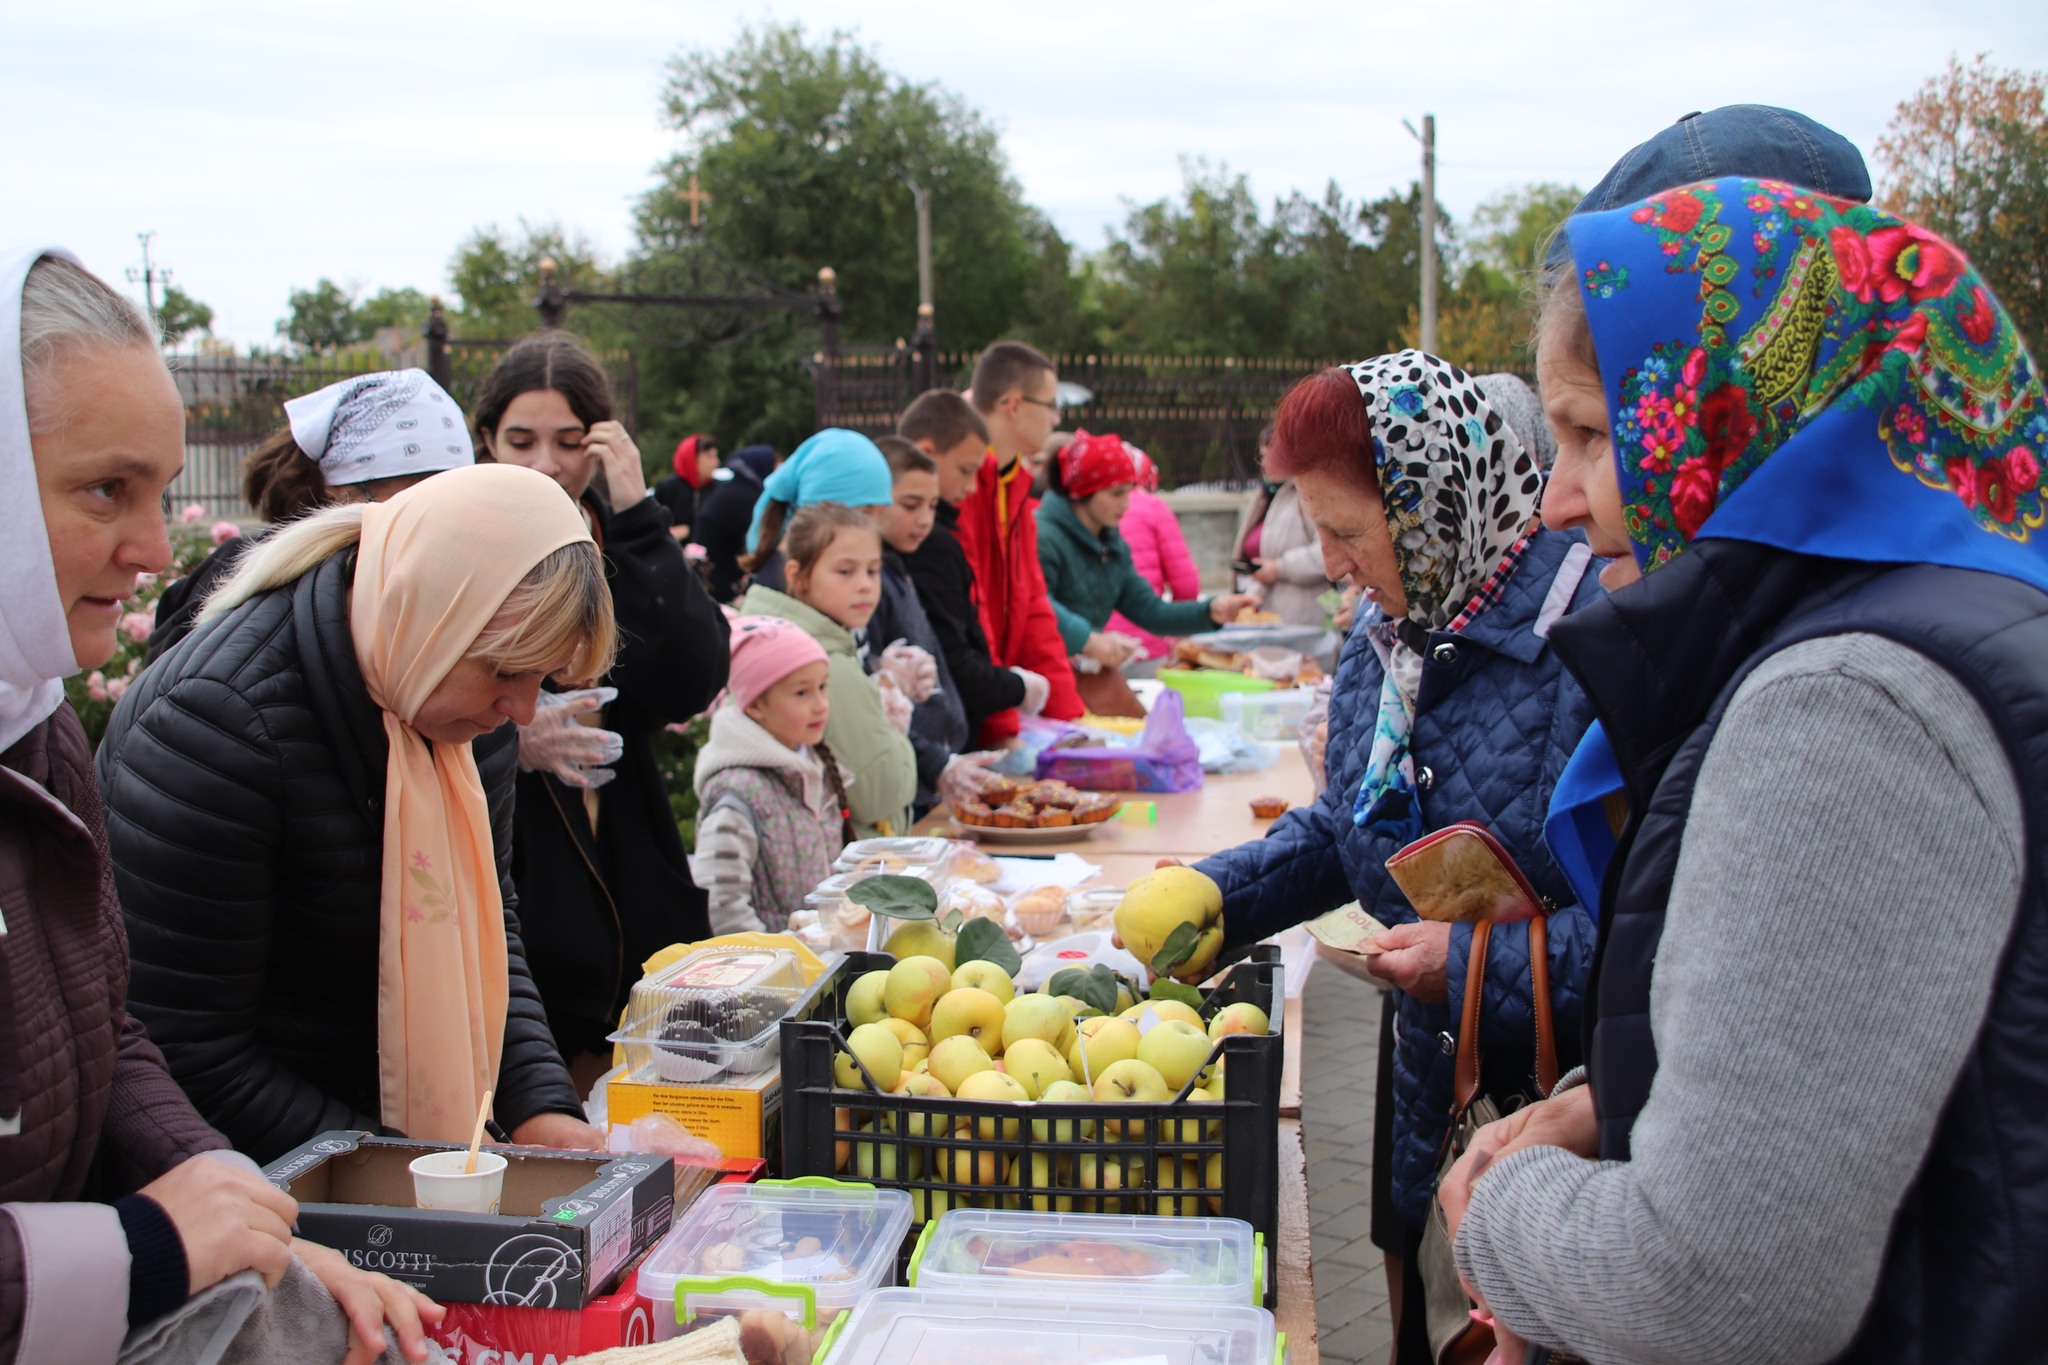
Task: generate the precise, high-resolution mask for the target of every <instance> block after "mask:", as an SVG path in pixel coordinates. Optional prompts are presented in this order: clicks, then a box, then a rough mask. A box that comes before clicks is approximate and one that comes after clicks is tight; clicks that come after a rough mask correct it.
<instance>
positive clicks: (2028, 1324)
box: [1443, 179, 2048, 1362]
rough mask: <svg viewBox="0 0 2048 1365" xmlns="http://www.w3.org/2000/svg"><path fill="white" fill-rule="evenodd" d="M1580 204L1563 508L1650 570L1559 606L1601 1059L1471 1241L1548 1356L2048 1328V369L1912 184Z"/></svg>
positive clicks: (1491, 1132) (1449, 1187)
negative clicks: (1575, 695) (1919, 221)
mask: <svg viewBox="0 0 2048 1365" xmlns="http://www.w3.org/2000/svg"><path fill="white" fill-rule="evenodd" d="M1568 232H1569V237H1570V246H1571V254H1572V257H1573V260H1574V262H1575V266H1576V279H1575V280H1568V281H1565V282H1563V283H1562V284H1561V285H1560V287H1559V288H1558V289H1557V291H1556V292H1555V293H1554V295H1553V298H1552V300H1551V304H1550V306H1549V308H1547V310H1546V318H1545V324H1544V328H1543V333H1542V342H1541V348H1540V351H1539V358H1538V372H1539V375H1540V377H1541V378H1542V380H1543V387H1544V393H1545V403H1546V406H1547V408H1548V411H1549V414H1550V416H1551V420H1552V423H1553V426H1554V427H1555V428H1556V429H1557V431H1558V434H1559V441H1560V448H1559V453H1558V460H1557V465H1556V468H1555V470H1554V472H1553V475H1552V482H1551V484H1550V487H1549V489H1548V490H1547V492H1546V494H1545V499H1544V516H1545V520H1546V521H1547V522H1549V523H1550V524H1551V525H1553V526H1580V527H1584V528H1586V530H1587V531H1588V533H1589V536H1590V539H1591V542H1592V544H1593V547H1594V548H1595V550H1597V551H1599V552H1601V553H1603V554H1611V555H1613V556H1615V560H1614V563H1613V564H1612V565H1611V567H1610V568H1609V569H1608V570H1607V572H1606V574H1605V575H1604V577H1605V579H1606V581H1607V584H1608V586H1609V587H1610V589H1614V590H1615V591H1613V593H1612V595H1611V596H1609V597H1608V598H1607V599H1606V600H1605V601H1604V602H1602V603H1599V604H1597V605H1595V606H1592V607H1589V608H1587V609H1586V610H1585V611H1583V612H1581V613H1579V614H1577V615H1575V616H1574V617H1573V618H1571V619H1570V620H1567V621H1565V622H1561V623H1560V624H1559V625H1558V627H1557V628H1556V630H1555V631H1554V632H1553V634H1552V643H1553V645H1554V647H1555V648H1556V649H1557V650H1558V652H1559V653H1560V654H1561V655H1562V656H1563V658H1564V660H1565V663H1566V665H1567V666H1568V667H1569V668H1571V669H1572V671H1573V672H1574V673H1575V674H1577V676H1578V677H1579V679H1580V681H1581V682H1582V683H1583V684H1584V686H1585V688H1586V691H1587V693H1588V695H1589V697H1590V698H1591V699H1592V702H1593V706H1594V709H1595V710H1596V712H1597V713H1598V715H1599V718H1600V722H1601V723H1600V727H1599V728H1598V730H1597V731H1596V732H1594V734H1593V735H1591V736H1589V739H1588V742H1587V745H1586V746H1585V747H1583V748H1582V750H1581V752H1580V753H1579V755H1577V756H1576V757H1575V759H1574V762H1573V767H1574V768H1575V769H1576V768H1578V767H1579V766H1580V764H1581V761H1582V760H1583V761H1586V763H1587V764H1588V766H1589V767H1599V766H1604V767H1605V768H1606V769H1607V770H1608V771H1609V772H1611V773H1614V774H1617V775H1618V776H1619V779H1620V782H1621V786H1622V791H1621V795H1622V797H1623V802H1621V803H1615V804H1616V805H1622V804H1625V808H1626V812H1627V814H1626V819H1625V822H1619V823H1618V827H1617V826H1616V825H1611V824H1607V822H1605V821H1599V820H1595V821H1590V822H1589V821H1585V820H1582V819H1581V820H1574V819H1559V818H1558V816H1559V812H1555V811H1554V812H1553V819H1552V821H1551V825H1550V831H1551V837H1552V839H1553V841H1556V842H1560V843H1565V844H1572V843H1576V842H1578V841H1579V835H1580V834H1581V833H1582V832H1583V831H1585V830H1586V829H1587V828H1588V827H1589V825H1590V826H1593V827H1595V828H1598V827H1600V826H1603V825H1604V826H1605V829H1606V833H1607V834H1609V835H1611V836H1612V837H1611V838H1610V839H1609V840H1608V842H1607V844H1606V845H1605V846H1602V847H1600V848H1598V849H1585V848H1581V849H1578V850H1577V852H1576V853H1574V852H1573V851H1571V850H1568V849H1564V848H1560V849H1559V850H1558V853H1559V861H1560V863H1561V864H1563V865H1564V866H1566V867H1567V868H1568V869H1572V868H1576V869H1577V871H1576V872H1575V873H1574V876H1575V880H1582V884H1583V882H1586V881H1590V882H1591V883H1592V884H1593V885H1592V887H1591V892H1590V894H1591V896H1592V899H1591V901H1590V902H1589V903H1590V904H1593V905H1595V906H1596V907H1597V910H1598V913H1599V917H1600V921H1601V930H1600V941H1599V948H1598V956H1597V957H1596V961H1595V967H1594V999H1593V1001H1592V1002H1591V1003H1590V1004H1589V1006H1588V1016H1589V1018H1590V1019H1591V1020H1592V1023H1591V1027H1590V1030H1589V1032H1588V1035H1587V1036H1588V1044H1589V1045H1588V1058H1589V1068H1588V1069H1589V1075H1588V1076H1586V1077H1584V1078H1575V1077H1567V1078H1566V1080H1565V1082H1564V1084H1563V1085H1561V1086H1560V1088H1559V1092H1558V1093H1557V1094H1556V1095H1555V1097H1553V1098H1552V1099H1550V1100H1549V1101H1547V1102H1545V1103H1542V1104H1538V1105H1535V1106H1532V1107H1531V1108H1529V1109H1528V1110H1525V1111H1523V1112H1522V1113H1520V1114H1517V1115H1514V1116H1512V1117H1510V1118H1509V1119H1507V1120H1505V1121H1503V1122H1502V1123H1500V1124H1497V1125H1494V1126H1493V1127H1491V1128H1488V1129H1486V1130H1484V1131H1483V1132H1482V1133H1481V1135H1480V1137H1479V1140H1478V1141H1477V1143H1476V1144H1475V1146H1474V1147H1473V1149H1472V1151H1471V1153H1470V1154H1469V1155H1468V1156H1467V1158H1466V1159H1465V1161H1464V1162H1463V1163H1462V1164H1461V1165H1460V1166H1459V1167H1458V1168H1457V1169H1455V1170H1454V1171H1453V1172H1452V1174H1451V1176H1450V1177H1449V1179H1448V1180H1447V1181H1446V1182H1445V1187H1444V1192H1443V1193H1444V1202H1445V1206H1446V1209H1447V1211H1448V1212H1449V1213H1450V1215H1451V1218H1452V1223H1453V1227H1454V1230H1455V1231H1456V1236H1457V1242H1456V1246H1457V1252H1458V1260H1459V1265H1460V1268H1461V1269H1462V1271H1463V1272H1464V1274H1465V1276H1466V1279H1467V1281H1468V1283H1469V1285H1470V1286H1471V1287H1472V1288H1473V1289H1475V1290H1476V1291H1477V1292H1478V1294H1479V1295H1480V1296H1482V1298H1483V1301H1484V1303H1485V1304H1486V1305H1487V1306H1488V1309H1489V1311H1490V1312H1491V1313H1492V1314H1493V1315H1494V1317H1495V1318H1496V1319H1497V1321H1498V1323H1499V1325H1500V1327H1501V1328H1502V1329H1503V1330H1502V1333H1501V1337H1502V1340H1503V1342H1504V1343H1505V1344H1506V1346H1507V1350H1506V1351H1505V1352H1504V1358H1507V1359H1510V1360H1512V1359H1513V1358H1515V1356H1516V1355H1517V1354H1519V1346H1520V1341H1519V1340H1518V1338H1520V1339H1527V1340H1529V1341H1534V1342H1542V1343H1547V1344H1548V1345H1549V1346H1550V1347H1554V1348H1559V1349H1568V1350H1570V1351H1573V1352H1576V1353H1578V1354H1579V1355H1581V1356H1583V1357H1585V1358H1586V1359H1588V1360H1591V1361H1596V1362H1605V1361H1623V1360H1626V1361H1645V1360H1654V1361H1680V1360H1683V1361H1719V1360H1731V1361H1732V1360H1743V1361H1758V1360H1773V1361H1825V1360H1833V1359H1843V1360H1855V1361H1858V1362H1864V1361H1891V1360H1901V1361H1904V1360H1913V1361H1922V1360H1936V1359H1939V1360H1945V1361H1946V1360H1970V1361H1992V1360H2017V1359H2023V1358H2027V1359H2031V1358H2035V1357H2037V1356H2038V1354H2039V1349H2040V1347H2039V1334H2038V1329H2037V1319H2038V1305H2037V1304H2036V1303H2035V1302H2034V1300H2035V1299H2036V1298H2037V1297H2038V1294H2039V1290H2040V1287H2041V1286H2042V1285H2044V1284H2048V891H2044V884H2043V882H2042V880H2041V879H2040V877H2039V876H2038V875H2030V873H2031V871H2032V869H2035V868H2038V867H2039V866H2040V865H2041V863H2040V858H2041V854H2042V851H2043V850H2042V846H2041V845H2042V840H2043V838H2044V837H2048V826H2044V824H2043V823H2042V812H2044V811H2048V533H2044V531H2043V527H2044V523H2048V505H2044V496H2043V495H2044V490H2043V487H2042V483H2041V472H2042V471H2041V466H2042V461H2043V459H2044V457H2048V456H2044V452H2048V398H2044V394H2043V391H2042V387H2041V384H2040V381H2039V379H2038V378H2037V376H2036V374H2035V371H2034V368H2033V364H2032V362H2031V360H2030V359H2029V358H2028V356H2027V354H2026V351H2025V350H2024V348H2023V347H2022V345H2021V344H2020V340H2019V337H2018V335H2017V334H2016V333H2015V332H2014V330H2013V328H2012V325H2011V323H2010V321H2009V320H2008V319H2007V318H2006V316H2005V314H2004V313H2003V311H2002V310H2001V309H2000V308H1999V306H1998V304H1997V302H1996V301H1995V300H1994V299H1993V298H1992V296H1991V293H1990V291H1989V290H1988V289H1987V288H1986V287H1985V285H1984V284H1983V281H1982V280H1981V279H1980V278H1979V276H1978V275H1977V274H1976V272H1975V271H1974V270H1973V269H1972V268H1971V267H1970V265H1969V263H1968V261H1967V260H1966V259H1965V258H1964V257H1963V255H1962V254H1961V253H1960V252H1959V251H1957V250H1956V248H1955V247H1954V246H1952V245H1950V244H1949V243H1947V242H1945V241H1943V240H1942V239H1941V238H1939V237H1938V236H1936V235H1934V234H1932V233H1930V232H1927V231H1925V230H1924V229H1922V228H1920V227H1918V226H1916V225H1914V224H1912V223H1907V222H1902V221H1900V220H1899V219H1896V218H1893V217H1891V216H1889V215H1887V214H1885V213H1882V212H1880V211H1878V210H1875V209H1871V208H1867V207H1864V206H1861V205H1855V204H1850V203H1847V202H1844V201H1840V200H1833V199H1828V198H1825V197H1823V196H1820V195H1816V194H1811V193H1808V192H1805V191H1802V190H1800V189H1798V188H1796V187H1793V186H1790V185H1786V184H1783V183H1779V182H1775V181H1756V180H1738V179H1726V180H1718V181H1712V182H1707V183H1702V184H1696V185H1691V186H1688V187H1684V188H1681V189H1676V190H1671V191H1668V192H1665V193H1662V194H1659V195H1656V196H1654V197H1652V198H1650V199H1648V200H1645V201H1643V202H1641V203H1638V204H1635V205H1632V206H1628V207H1625V208H1621V209H1617V210H1614V211H1611V212H1602V213H1592V214H1585V215H1581V216H1579V217H1577V218H1574V219H1573V220H1572V221H1571V223H1570V224H1569V227H1568ZM1637 580H1640V581H1637ZM1595 751H1597V752H1595ZM1570 776H1571V775H1570V773H1568V774H1567V777H1566V780H1565V781H1564V782H1562V783H1561V784H1560V799H1561V801H1562V800H1565V799H1567V798H1566V792H1567V789H1568V788H1570V787H1571V785H1572V784H1571V781H1570ZM1592 785H1593V787H1594V788H1597V785H1598V784H1592ZM2029 812H2031V813H2032V815H2031V818H2030V816H2029ZM1579 1079H1583V1080H1584V1081H1585V1083H1584V1084H1579V1085H1576V1086H1575V1085H1574V1081H1575V1080H1579ZM1468 1200H1469V1204H1468V1202H1467V1201H1468Z"/></svg>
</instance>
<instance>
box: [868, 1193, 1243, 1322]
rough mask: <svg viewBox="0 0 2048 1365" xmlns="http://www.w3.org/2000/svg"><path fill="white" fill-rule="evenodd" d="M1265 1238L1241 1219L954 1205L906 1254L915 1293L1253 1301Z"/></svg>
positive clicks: (1202, 1301) (925, 1230)
mask: <svg viewBox="0 0 2048 1365" xmlns="http://www.w3.org/2000/svg"><path fill="white" fill-rule="evenodd" d="M1265 1267H1266V1239H1265V1238H1263V1237H1261V1236H1260V1235H1259V1234H1258V1233H1256V1232H1253V1231H1252V1225H1251V1224H1250V1223H1247V1222H1244V1221H1243V1220H1242V1219H1237V1218H1162V1217H1159V1216H1157V1215H1142V1216H1137V1217H1123V1216H1117V1215H1112V1214H1100V1213H1032V1212H1023V1211H1009V1210H1003V1209H954V1210H952V1211H950V1212H948V1213H946V1214H944V1215H943V1216H941V1217H940V1218H939V1220H938V1221H937V1222H934V1223H927V1224H925V1228H924V1232H923V1233H922V1234H921V1235H920V1236H919V1237H918V1240H917V1249H916V1250H915V1251H913V1252H912V1253H911V1256H910V1276H909V1280H910V1284H911V1286H912V1287H913V1288H917V1289H949V1290H958V1291H960V1292H962V1293H1022V1294H1046V1293H1049V1292H1065V1293H1070V1294H1087V1295H1094V1294H1114V1295H1116V1296H1118V1297H1119V1298H1121V1297H1123V1296H1125V1295H1129V1296H1130V1297H1132V1298H1134V1299H1137V1298H1142V1299H1148V1300H1151V1299H1170V1300H1186V1299H1192V1300H1194V1301H1196V1302H1199V1303H1241V1304H1245V1305H1247V1306H1249V1305H1254V1304H1257V1303H1258V1302H1259V1301H1260V1300H1262V1299H1263V1298H1265V1296H1266V1285H1265V1276H1266V1268H1265Z"/></svg>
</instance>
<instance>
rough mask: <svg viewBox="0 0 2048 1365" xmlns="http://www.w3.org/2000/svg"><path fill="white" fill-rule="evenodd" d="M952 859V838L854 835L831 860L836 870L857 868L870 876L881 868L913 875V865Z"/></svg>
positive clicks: (940, 863)
mask: <svg viewBox="0 0 2048 1365" xmlns="http://www.w3.org/2000/svg"><path fill="white" fill-rule="evenodd" d="M952 861H953V841H952V840H950V839H936V838H929V837H925V838H894V839H856V840H854V841H853V842H852V843H850V844H848V845H847V846H846V847H845V848H844V849H842V850H841V851H840V854H839V860H838V861H837V862H835V863H833V864H832V867H833V870H834V871H837V872H852V871H855V870H859V871H860V872H861V875H863V876H868V877H873V876H878V875H880V874H881V873H884V872H890V873H895V874H897V875H899V876H915V875H917V874H916V873H914V872H912V871H911V869H912V868H921V867H936V868H938V869H940V870H941V871H942V872H943V870H944V869H945V868H946V867H947V866H948V865H949V864H951V863H952Z"/></svg>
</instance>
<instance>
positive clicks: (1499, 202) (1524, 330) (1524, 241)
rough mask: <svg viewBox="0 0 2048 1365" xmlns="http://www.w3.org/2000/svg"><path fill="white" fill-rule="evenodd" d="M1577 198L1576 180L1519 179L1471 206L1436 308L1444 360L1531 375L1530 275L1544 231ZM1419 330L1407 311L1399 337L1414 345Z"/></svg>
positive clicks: (1544, 245) (1551, 230) (1549, 232)
mask: <svg viewBox="0 0 2048 1365" xmlns="http://www.w3.org/2000/svg"><path fill="white" fill-rule="evenodd" d="M1583 197H1584V194H1583V193H1582V192H1581V191H1580V189H1579V188H1578V187H1577V186H1576V185H1556V184H1548V183H1542V184H1530V185H1520V186H1516V187H1514V188H1512V189H1506V190H1502V191H1501V192H1500V193H1498V194H1496V195H1494V196H1493V197H1492V198H1490V199H1488V200H1486V201H1485V202H1484V203H1482V204H1480V205H1479V207H1478V208H1476V209H1474V210H1473V212H1472V221H1471V225H1470V227H1469V229H1468V230H1467V232H1466V233H1465V236H1464V247H1465V253H1464V263H1463V264H1464V269H1463V271H1462V273H1461V274H1460V275H1459V278H1458V287H1457V288H1456V289H1455V290H1453V291H1452V292H1451V293H1450V294H1448V295H1446V296H1444V299H1443V304H1442V307H1441V308H1440V309H1439V311H1438V314H1437V350H1439V351H1441V352H1442V353H1443V358H1444V359H1446V360H1448V361H1451V362H1452V363H1453V364H1456V365H1460V366H1463V367H1464V368H1465V369H1467V370H1469V371H1471V372H1472V373H1474V374H1490V373H1492V372H1494V371H1497V370H1507V371H1511V372H1513V373H1516V374H1521V375H1532V374H1534V372H1535V368H1536V356H1535V351H1534V348H1533V347H1532V346H1531V344H1530V340H1531V332H1532V331H1533V329H1534V327H1535V323H1536V315H1535V283H1536V278H1537V275H1538V274H1539V272H1540V271H1541V269H1542V266H1543V256H1544V253H1545V251H1546V250H1548V248H1549V246H1550V239H1551V237H1552V236H1553V235H1554V234H1555V233H1556V232H1557V229H1558V228H1559V227H1560V226H1562V225H1563V223H1564V220H1565V219H1566V218H1568V217H1570V216H1571V212H1572V210H1573V209H1574V208H1577V207H1578V203H1579V200H1580V199H1582V198H1583ZM1421 333H1422V324H1421V320H1420V317H1419V315H1411V317H1410V319H1409V321H1408V324H1407V325H1406V326H1405V327H1403V329H1402V341H1403V344H1405V345H1415V344H1417V343H1418V342H1419V340H1420V337H1421Z"/></svg>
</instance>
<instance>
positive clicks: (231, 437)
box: [166, 340, 640, 520]
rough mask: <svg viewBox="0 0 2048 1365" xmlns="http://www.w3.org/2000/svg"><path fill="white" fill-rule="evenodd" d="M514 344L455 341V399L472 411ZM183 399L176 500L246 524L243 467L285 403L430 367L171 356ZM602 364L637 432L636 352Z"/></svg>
mask: <svg viewBox="0 0 2048 1365" xmlns="http://www.w3.org/2000/svg"><path fill="white" fill-rule="evenodd" d="M512 344H513V343H512V342H510V341H497V340H479V341H460V340H457V341H451V342H450V343H449V347H448V354H447V364H448V384H447V388H448V392H449V395H450V396H451V397H453V398H454V399H455V401H456V402H457V403H458V404H460V405H461V406H462V407H463V408H464V409H465V410H466V409H467V408H468V407H469V406H470V404H471V402H472V401H473V400H474V399H475V397H476V391H477V388H478V386H480V385H481V384H482V383H483V379H484V376H485V375H487V374H489V373H490V370H491V366H493V365H495V364H496V363H497V362H498V357H499V356H501V355H503V354H504V353H505V351H506V350H507V349H508V348H509V347H510V346H511V345H512ZM166 359H167V360H168V361H169V363H170V366H171V374H172V376H173V377H174V378H175V379H176V380H177V383H178V392H179V394H180V395H181V396H182V397H183V398H184V400H185V471H184V473H182V474H180V475H179V476H178V478H177V479H176V481H175V482H173V483H172V484H171V487H170V491H169V494H168V496H169V497H170V498H171V500H172V501H173V502H174V503H175V504H178V505H183V504H186V503H194V502H196V503H198V504H200V505H201V506H203V507H204V508H206V511H207V515H209V516H213V517H227V518H233V519H243V520H246V519H247V518H249V517H250V516H251V515H252V514H251V511H250V508H249V505H248V504H247V503H245V502H243V501H242V460H243V458H244V457H245V456H247V455H248V453H249V452H250V451H252V450H254V449H255V448H256V447H257V446H258V445H260V444H262V443H263V441H264V440H266V439H267V438H268V437H269V436H270V435H271V433H273V432H275V431H277V430H278V429H279V428H281V427H283V426H284V423H285V417H284V404H285V400H286V399H288V398H297V397H299V396H300V395H302V394H308V393H311V392H313V391H314V390H315V389H319V388H324V387H326V386H327V385H329V384H333V383H336V382H338V381H340V380H343V379H348V378H350V377H352V376H354V375H359V374H368V373H370V372H372V371H375V370H389V369H399V368H403V367H405V366H419V367H420V368H423V369H424V368H427V357H426V354H425V351H424V349H421V350H419V351H417V352H398V353H390V352H381V351H375V350H353V351H342V352H337V353H333V354H322V355H300V356H237V355H213V354H204V353H201V354H194V355H172V356H167V357H166ZM598 361H599V363H600V364H602V365H603V366H604V368H605V373H606V374H608V375H609V376H610V377H611V384H612V397H613V401H614V402H615V403H616V405H617V407H618V411H619V420H620V421H621V422H623V423H625V425H626V428H627V430H629V431H630V430H633V429H634V427H635V416H636V414H637V409H638V404H639V389H640V385H639V369H638V366H637V365H636V363H635V360H634V356H633V353H632V352H630V351H604V352H599V353H598Z"/></svg>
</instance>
